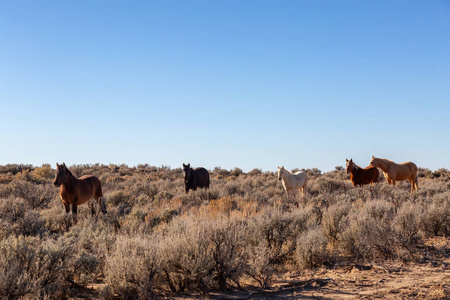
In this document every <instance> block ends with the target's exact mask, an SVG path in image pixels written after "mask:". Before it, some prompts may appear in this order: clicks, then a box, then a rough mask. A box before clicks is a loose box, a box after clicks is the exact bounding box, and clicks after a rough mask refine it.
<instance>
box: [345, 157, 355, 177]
mask: <svg viewBox="0 0 450 300" xmlns="http://www.w3.org/2000/svg"><path fill="white" fill-rule="evenodd" d="M345 161H346V162H347V164H346V171H347V174H348V173H351V172H352V171H353V167H354V164H355V163H354V162H353V159H352V158H350V160H348V159H345Z"/></svg>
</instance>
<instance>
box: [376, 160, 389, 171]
mask: <svg viewBox="0 0 450 300" xmlns="http://www.w3.org/2000/svg"><path fill="white" fill-rule="evenodd" d="M377 162H378V163H377V165H378V167H379V168H380V169H382V170H386V169H387V166H388V164H389V161H388V160H386V159H382V158H378V160H377Z"/></svg>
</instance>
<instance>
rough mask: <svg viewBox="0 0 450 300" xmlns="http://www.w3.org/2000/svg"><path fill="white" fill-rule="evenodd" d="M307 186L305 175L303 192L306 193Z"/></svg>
mask: <svg viewBox="0 0 450 300" xmlns="http://www.w3.org/2000/svg"><path fill="white" fill-rule="evenodd" d="M307 186H308V176H305V183H304V184H303V194H305V193H306V187H307Z"/></svg>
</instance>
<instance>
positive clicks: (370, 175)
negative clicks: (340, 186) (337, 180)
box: [345, 158, 380, 187]
mask: <svg viewBox="0 0 450 300" xmlns="http://www.w3.org/2000/svg"><path fill="white" fill-rule="evenodd" d="M345 160H346V162H347V165H346V167H347V168H346V170H347V174H348V173H350V174H351V175H350V179H351V180H352V183H353V186H354V187H357V186H358V185H359V186H363V185H364V184H369V183H370V184H371V185H373V183H374V182H378V181H379V180H380V172H378V169H377V168H376V167H372V166H367V167H365V168H364V169H363V168H361V167H360V166H358V165H357V164H355V163H354V162H353V159H351V158H350V160H348V159H345Z"/></svg>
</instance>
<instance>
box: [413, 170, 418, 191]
mask: <svg viewBox="0 0 450 300" xmlns="http://www.w3.org/2000/svg"><path fill="white" fill-rule="evenodd" d="M414 185H415V187H416V190H418V189H419V174H417V173H416V180H415V182H414Z"/></svg>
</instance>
